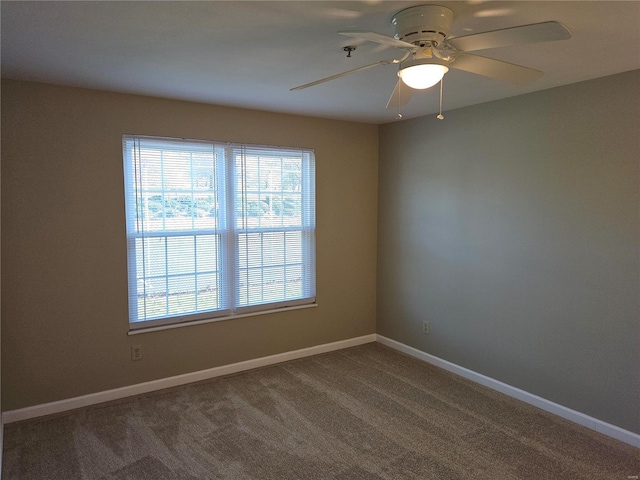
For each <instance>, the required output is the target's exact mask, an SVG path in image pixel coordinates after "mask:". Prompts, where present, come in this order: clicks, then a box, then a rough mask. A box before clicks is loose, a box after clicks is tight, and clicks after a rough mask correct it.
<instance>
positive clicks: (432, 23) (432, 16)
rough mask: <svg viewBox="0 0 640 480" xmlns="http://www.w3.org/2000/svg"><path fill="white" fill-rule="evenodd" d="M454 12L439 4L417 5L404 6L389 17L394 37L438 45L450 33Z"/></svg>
mask: <svg viewBox="0 0 640 480" xmlns="http://www.w3.org/2000/svg"><path fill="white" fill-rule="evenodd" d="M453 17H454V13H453V11H452V10H451V9H449V8H447V7H442V6H440V5H418V6H416V7H409V8H405V9H404V10H400V11H399V12H398V13H396V14H395V15H394V16H393V18H392V19H391V24H392V25H393V27H394V29H395V35H394V38H396V39H397V40H402V41H404V42H407V43H411V44H413V45H417V46H420V47H424V46H426V45H429V44H431V45H439V44H440V43H442V42H443V41H444V39H445V38H447V37H448V36H449V34H450V33H451V24H452V23H453Z"/></svg>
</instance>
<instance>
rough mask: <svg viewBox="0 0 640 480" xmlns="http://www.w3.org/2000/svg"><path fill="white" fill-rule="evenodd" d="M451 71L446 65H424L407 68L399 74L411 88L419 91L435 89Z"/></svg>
mask: <svg viewBox="0 0 640 480" xmlns="http://www.w3.org/2000/svg"><path fill="white" fill-rule="evenodd" d="M448 71H449V68H448V67H446V66H445V65H438V64H431V63H429V64H422V65H411V66H409V67H405V68H403V69H402V70H400V71H399V72H398V76H399V77H400V78H401V79H402V81H403V82H404V83H405V84H406V85H407V86H409V87H411V88H415V89H417V90H424V89H425V88H429V87H433V86H434V85H435V84H436V83H438V82H439V81H440V80H442V77H444V74H445V73H447V72H448Z"/></svg>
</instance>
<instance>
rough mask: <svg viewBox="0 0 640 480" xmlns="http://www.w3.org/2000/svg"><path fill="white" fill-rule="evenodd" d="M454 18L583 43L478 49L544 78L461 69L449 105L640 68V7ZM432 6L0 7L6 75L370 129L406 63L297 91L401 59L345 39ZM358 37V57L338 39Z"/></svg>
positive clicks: (420, 105) (478, 1) (433, 98)
mask: <svg viewBox="0 0 640 480" xmlns="http://www.w3.org/2000/svg"><path fill="white" fill-rule="evenodd" d="M434 1H435V3H438V4H440V5H446V6H448V7H449V8H451V9H452V10H453V11H454V12H455V14H456V18H455V20H454V23H453V27H452V32H451V36H452V37H454V36H460V35H466V34H470V33H478V32H483V31H488V30H495V29H499V28H506V27H511V26H516V25H523V24H529V23H536V22H543V21H547V20H556V21H559V22H561V23H563V24H564V25H566V26H567V27H568V28H569V29H570V30H571V32H572V33H573V38H572V39H571V40H567V41H560V42H545V43H538V44H531V45H518V46H511V47H503V48H497V49H492V50H484V51H482V52H478V53H480V54H481V55H484V56H490V57H494V58H498V59H500V60H506V61H509V62H512V63H517V64H521V65H525V66H528V67H532V68H535V69H538V70H542V71H543V72H545V75H544V76H543V77H542V78H541V79H539V80H537V81H536V82H534V83H533V84H531V85H527V86H524V87H522V86H512V85H509V84H506V83H503V82H500V81H498V80H492V79H488V78H485V77H480V76H477V75H474V74H471V73H467V72H463V71H460V70H452V71H451V72H450V73H448V74H447V75H446V77H445V81H444V108H445V112H446V110H447V109H449V110H451V109H454V108H459V107H462V106H467V105H472V104H477V103H482V102H486V101H490V100H495V99H499V98H505V97H509V96H514V95H520V94H523V93H527V92H531V91H535V90H542V89H547V88H551V87H556V86H559V85H565V84H569V83H574V82H579V81H582V80H588V79H592V78H596V77H602V76H606V75H611V74H615V73H619V72H624V71H629V70H635V69H640V2H637V1H623V2H610V1H604V2H598V1H551V2H543V1H516V2H489V1H482V0H471V1H465V2H441V1H436V0H434ZM424 3H430V2H429V1H427V2H415V1H413V2H407V1H379V0H365V1H350V2H343V1H327V2H317V1H284V2H270V1H257V2H249V1H231V2H223V1H214V2H187V1H178V2H160V1H139V2H112V1H88V2H76V1H72V2H53V1H48V2H25V1H18V2H10V1H6V0H3V1H2V2H1V7H0V8H1V10H0V14H1V18H2V25H1V41H2V43H1V58H2V76H3V77H8V78H14V79H23V80H32V81H38V82H47V83H54V84H62V85H72V86H79V87H87V88H94V89H102V90H109V91H117V92H127V93H137V94H144V95H152V96H158V97H167V98H175V99H182V100H190V101H196V102H205V103H212V104H218V105H228V106H237V107H246V108H252V109H259V110H267V111H276V112H288V113H295V114H303V115H311V116H317V117H326V118H334V119H344V120H355V121H361V122H367V123H377V124H380V123H386V122H391V121H394V120H395V117H396V114H397V113H398V112H397V111H396V110H387V109H386V108H385V106H386V104H387V100H388V99H389V96H390V94H391V92H392V90H393V87H394V85H395V82H396V79H397V77H396V73H397V66H395V65H386V66H381V67H376V68H374V69H370V70H366V71H362V72H358V73H355V74H353V75H349V76H346V77H342V78H340V79H337V80H334V81H331V82H328V83H324V84H321V85H318V86H315V87H312V88H308V89H304V90H300V91H295V92H291V91H289V89H290V88H292V87H295V86H297V85H300V84H304V83H307V82H310V81H313V80H317V79H319V78H323V77H326V76H329V75H333V74H335V73H340V72H342V71H345V70H349V69H352V68H356V67H359V66H362V65H366V64H369V63H374V62H376V61H379V60H383V59H387V58H394V57H395V58H399V57H400V56H401V54H402V53H403V52H401V51H399V50H395V49H393V48H389V47H383V46H381V45H378V44H374V43H368V42H361V41H358V40H355V39H352V38H349V37H345V36H342V35H338V34H337V32H338V31H339V30H371V31H375V32H379V33H383V34H386V35H393V29H392V26H391V23H390V20H391V18H392V16H393V14H394V13H396V12H397V11H399V10H401V9H403V8H406V7H409V6H413V5H420V4H424ZM347 45H357V47H358V48H357V50H356V51H355V52H354V53H353V56H352V58H347V57H346V54H345V53H344V52H343V51H342V47H344V46H347ZM438 96H439V91H438V88H437V87H435V88H432V89H429V90H425V91H421V92H417V93H416V94H414V95H413V98H412V100H411V103H410V104H409V105H407V106H405V107H402V109H401V113H402V114H403V116H404V118H405V119H406V118H412V117H418V116H422V115H426V114H431V113H434V112H437V111H438Z"/></svg>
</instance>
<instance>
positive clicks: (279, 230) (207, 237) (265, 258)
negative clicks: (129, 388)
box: [123, 135, 315, 328]
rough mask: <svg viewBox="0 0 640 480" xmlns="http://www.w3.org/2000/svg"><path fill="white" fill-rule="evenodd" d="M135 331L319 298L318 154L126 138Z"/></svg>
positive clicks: (131, 314)
mask: <svg viewBox="0 0 640 480" xmlns="http://www.w3.org/2000/svg"><path fill="white" fill-rule="evenodd" d="M123 152H124V169H125V194H126V199H125V204H126V217H127V250H128V272H129V321H130V326H131V328H144V327H148V326H156V325H160V324H166V323H176V322H183V321H192V320H200V319H205V318H214V317H223V316H230V315H234V314H241V313H248V312H252V311H260V310H268V309H273V308H280V307H287V306H293V305H299V304H304V303H313V302H315V167H314V154H313V151H312V150H304V149H295V148H281V147H267V146H255V145H238V144H227V143H215V142H204V141H194V140H183V139H170V138H157V137H142V136H133V135H125V136H124V137H123Z"/></svg>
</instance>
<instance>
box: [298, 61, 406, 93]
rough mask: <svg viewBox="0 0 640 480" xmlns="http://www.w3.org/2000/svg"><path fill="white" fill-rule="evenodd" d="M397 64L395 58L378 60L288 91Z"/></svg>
mask: <svg viewBox="0 0 640 480" xmlns="http://www.w3.org/2000/svg"><path fill="white" fill-rule="evenodd" d="M398 62H399V61H398V60H396V59H395V58H390V59H388V60H380V61H379V62H376V63H371V64H369V65H365V66H363V67H358V68H354V69H353V70H347V71H346V72H342V73H338V74H336V75H331V76H330V77H326V78H321V79H320V80H316V81H315V82H310V83H305V84H304V85H300V86H298V87H293V88H292V89H290V91H291V92H293V91H294V90H302V89H303V88H309V87H313V86H315V85H319V84H321V83H324V82H328V81H330V80H335V79H336V78H340V77H344V76H347V75H351V74H352V73H356V72H361V71H363V70H368V69H370V68H373V67H378V66H380V65H389V64H391V63H398Z"/></svg>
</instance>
